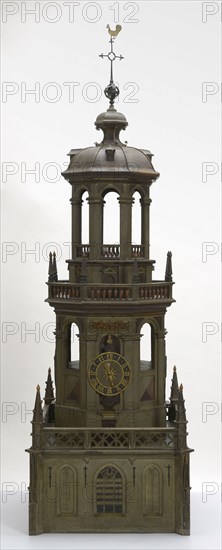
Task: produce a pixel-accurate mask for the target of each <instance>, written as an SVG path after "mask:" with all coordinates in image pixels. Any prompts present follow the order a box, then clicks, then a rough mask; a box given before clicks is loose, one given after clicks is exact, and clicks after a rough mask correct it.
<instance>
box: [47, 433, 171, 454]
mask: <svg viewBox="0 0 222 550" xmlns="http://www.w3.org/2000/svg"><path fill="white" fill-rule="evenodd" d="M176 445H177V429H176V428H127V429H126V428H105V429H103V428H93V429H90V428H77V429H74V428H44V427H43V432H42V448H43V449H61V448H62V449H65V448H67V449H74V450H75V449H102V450H104V449H117V448H118V449H135V450H143V449H164V450H167V449H169V450H171V449H175V448H176Z"/></svg>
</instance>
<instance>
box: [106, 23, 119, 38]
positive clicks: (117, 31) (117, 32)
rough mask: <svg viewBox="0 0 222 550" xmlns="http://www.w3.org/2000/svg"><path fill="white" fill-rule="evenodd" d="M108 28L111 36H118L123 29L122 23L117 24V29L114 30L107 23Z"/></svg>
mask: <svg viewBox="0 0 222 550" xmlns="http://www.w3.org/2000/svg"><path fill="white" fill-rule="evenodd" d="M106 28H107V29H108V33H109V34H110V36H111V38H116V36H117V35H118V34H119V32H120V31H121V29H122V27H121V25H116V30H115V31H112V29H111V28H110V26H109V25H106Z"/></svg>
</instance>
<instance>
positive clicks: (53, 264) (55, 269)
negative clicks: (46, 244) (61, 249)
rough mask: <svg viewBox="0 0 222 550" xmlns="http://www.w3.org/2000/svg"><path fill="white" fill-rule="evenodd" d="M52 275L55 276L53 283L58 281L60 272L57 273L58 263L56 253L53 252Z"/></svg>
mask: <svg viewBox="0 0 222 550" xmlns="http://www.w3.org/2000/svg"><path fill="white" fill-rule="evenodd" d="M52 256H53V257H52V270H53V271H52V275H53V281H58V272H57V263H56V253H55V252H53V255H52Z"/></svg>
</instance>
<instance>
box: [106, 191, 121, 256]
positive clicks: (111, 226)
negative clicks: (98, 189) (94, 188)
mask: <svg viewBox="0 0 222 550" xmlns="http://www.w3.org/2000/svg"><path fill="white" fill-rule="evenodd" d="M119 210H120V208H119V203H118V195H117V193H115V192H113V191H110V192H109V193H107V194H106V195H105V199H104V210H103V248H104V254H107V255H109V254H111V256H110V257H112V255H113V257H115V256H116V257H117V256H118V247H117V245H119V241H120V212H119ZM111 244H112V245H114V246H113V248H112V247H111V246H110V245H111ZM105 245H109V246H108V247H107V250H106V246H105Z"/></svg>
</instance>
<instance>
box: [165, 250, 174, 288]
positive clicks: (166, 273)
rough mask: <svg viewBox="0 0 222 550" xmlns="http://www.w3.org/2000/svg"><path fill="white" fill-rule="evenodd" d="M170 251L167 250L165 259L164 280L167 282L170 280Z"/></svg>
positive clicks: (171, 272)
mask: <svg viewBox="0 0 222 550" xmlns="http://www.w3.org/2000/svg"><path fill="white" fill-rule="evenodd" d="M172 274H173V271H172V252H167V261H166V271H165V281H168V282H169V283H171V282H172V280H173V279H172Z"/></svg>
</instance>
